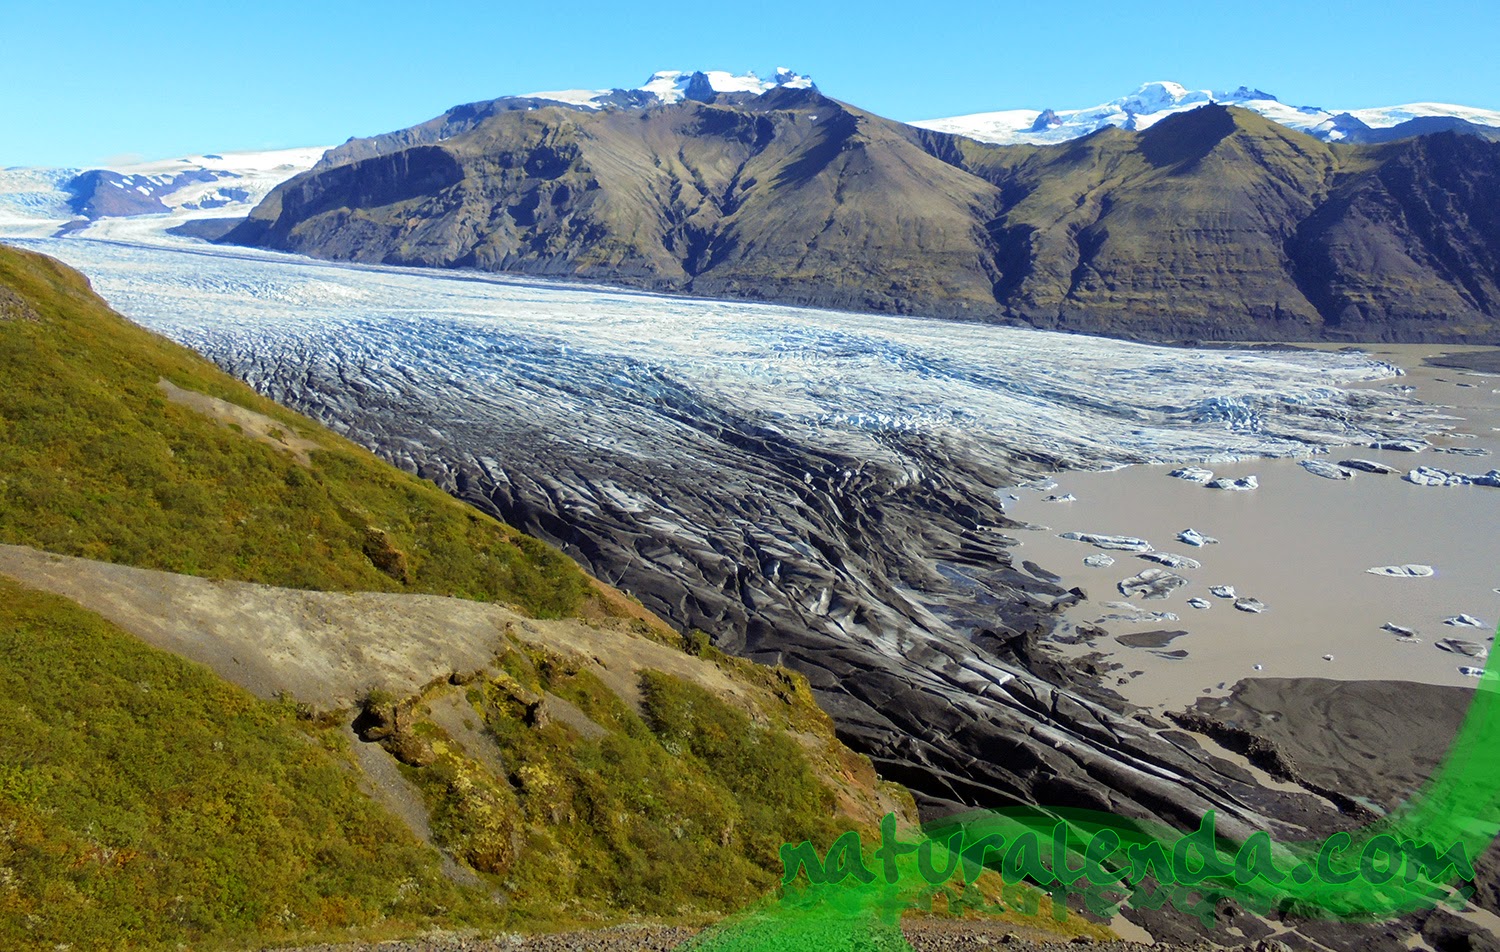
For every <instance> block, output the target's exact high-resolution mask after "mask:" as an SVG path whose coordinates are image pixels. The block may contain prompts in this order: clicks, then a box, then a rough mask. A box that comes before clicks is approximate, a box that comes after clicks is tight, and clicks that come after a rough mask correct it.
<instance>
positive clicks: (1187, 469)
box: [1167, 466, 1214, 483]
mask: <svg viewBox="0 0 1500 952" xmlns="http://www.w3.org/2000/svg"><path fill="white" fill-rule="evenodd" d="M1167 475H1168V476H1175V477H1176V478H1178V479H1185V480H1187V481H1188V482H1190V483H1207V482H1209V481H1210V480H1212V479H1213V478H1214V471H1213V470H1211V469H1203V468H1202V467H1198V466H1184V467H1182V468H1181V469H1174V470H1172V471H1171V472H1170V473H1168V474H1167Z"/></svg>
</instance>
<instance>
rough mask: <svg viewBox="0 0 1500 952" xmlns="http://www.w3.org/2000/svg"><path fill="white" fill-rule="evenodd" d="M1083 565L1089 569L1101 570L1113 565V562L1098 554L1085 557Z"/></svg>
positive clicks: (1107, 557)
mask: <svg viewBox="0 0 1500 952" xmlns="http://www.w3.org/2000/svg"><path fill="white" fill-rule="evenodd" d="M1083 564H1084V565H1087V566H1089V567H1090V568H1096V569H1103V568H1108V567H1109V566H1111V565H1114V564H1115V560H1114V559H1112V558H1110V557H1109V556H1107V555H1105V554H1104V553H1103V552H1100V553H1098V554H1096V555H1085V556H1084V557H1083Z"/></svg>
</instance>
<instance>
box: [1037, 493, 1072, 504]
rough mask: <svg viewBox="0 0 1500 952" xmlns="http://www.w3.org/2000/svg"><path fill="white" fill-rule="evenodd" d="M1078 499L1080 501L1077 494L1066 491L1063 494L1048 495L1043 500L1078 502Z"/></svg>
mask: <svg viewBox="0 0 1500 952" xmlns="http://www.w3.org/2000/svg"><path fill="white" fill-rule="evenodd" d="M1077 501H1078V497H1077V496H1075V495H1073V494H1072V493H1064V494H1063V495H1061V496H1048V497H1047V498H1046V499H1043V500H1042V502H1077Z"/></svg>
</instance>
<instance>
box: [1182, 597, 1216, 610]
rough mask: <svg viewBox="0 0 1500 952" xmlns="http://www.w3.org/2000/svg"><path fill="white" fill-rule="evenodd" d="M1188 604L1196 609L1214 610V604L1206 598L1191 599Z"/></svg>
mask: <svg viewBox="0 0 1500 952" xmlns="http://www.w3.org/2000/svg"><path fill="white" fill-rule="evenodd" d="M1188 604H1189V605H1191V606H1193V607H1194V608H1212V607H1213V603H1212V602H1210V601H1209V600H1208V599H1206V598H1190V599H1188Z"/></svg>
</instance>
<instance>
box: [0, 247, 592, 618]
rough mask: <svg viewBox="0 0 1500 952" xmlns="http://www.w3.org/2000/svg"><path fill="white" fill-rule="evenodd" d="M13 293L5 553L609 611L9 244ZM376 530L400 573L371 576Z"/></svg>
mask: <svg viewBox="0 0 1500 952" xmlns="http://www.w3.org/2000/svg"><path fill="white" fill-rule="evenodd" d="M0 286H8V287H10V288H12V289H14V291H15V292H16V293H17V294H19V295H20V297H22V298H24V299H26V300H27V301H29V302H30V304H31V310H32V312H33V313H34V319H22V318H17V319H12V320H9V321H5V322H4V323H0V379H4V380H6V381H7V385H6V386H5V387H3V388H0V542H4V543H10V544H16V545H31V546H36V547H38V548H42V549H46V550H48V551H52V552H59V553H63V554H67V555H77V556H82V557H86V558H93V559H100V560H104V561H110V562H119V563H124V564H129V565H136V566H141V567H145V568H159V569H166V570H170V571H174V572H181V573H185V574H189V575H199V576H206V577H210V578H234V579H240V580H242V581H251V582H264V583H267V584H272V585H282V586H288V587H292V588H308V589H320V590H359V591H406V592H424V593H433V594H442V595H457V596H461V597H465V598H474V599H481V600H485V601H501V602H506V603H510V604H514V605H516V606H518V607H519V608H521V609H522V610H524V611H526V612H528V613H530V614H533V615H537V616H539V617H556V616H561V615H570V614H576V613H579V612H581V611H585V610H586V609H587V608H588V606H587V605H586V604H585V603H586V602H587V601H589V600H590V599H595V598H602V596H599V595H593V594H591V592H592V591H593V586H592V584H591V583H590V580H589V579H588V578H587V576H586V575H585V574H584V573H583V572H582V571H581V570H580V569H579V568H578V567H577V566H576V565H575V564H574V563H573V562H571V561H570V560H568V559H567V558H566V557H564V556H563V555H561V554H560V553H558V552H556V551H555V550H553V549H551V548H549V547H547V546H546V545H544V544H542V543H540V542H538V541H536V540H534V539H531V538H529V537H526V536H523V535H520V534H519V533H517V532H515V531H514V530H511V529H510V528H509V527H507V526H504V525H502V524H500V523H498V522H496V521H494V520H493V519H490V518H489V517H487V516H484V515H482V514H480V513H478V512H476V511H474V510H472V509H469V508H468V507H466V506H463V505H462V504H460V503H458V502H456V501H455V500H453V499H452V498H450V497H449V496H447V495H446V494H444V493H443V492H441V491H440V490H439V489H437V488H436V487H435V486H433V485H431V484H430V483H426V482H424V481H422V480H419V479H417V478H416V477H413V476H409V475H407V474H405V473H402V472H400V471H398V470H396V469H394V468H392V467H390V466H388V465H386V464H385V463H383V462H381V461H380V460H377V459H376V458H375V457H374V456H373V455H371V454H369V453H367V452H365V451H364V450H362V449H360V448H358V447H356V446H354V445H353V444H351V443H349V442H347V441H345V440H342V439H340V438H338V437H336V436H334V435H332V434H330V433H328V432H327V431H326V430H323V429H322V428H320V427H317V426H315V425H314V424H312V423H311V422H309V421H307V420H306V419H304V418H302V417H300V416H298V415H297V414H294V413H292V412H291V411H288V410H286V409H283V408H281V407H279V406H277V405H276V404H274V403H271V402H270V401H268V400H265V399H263V398H261V397H260V396H258V395H257V394H255V393H254V392H253V391H252V390H250V389H249V388H248V387H246V386H244V385H243V384H241V383H239V382H238V381H236V380H234V379H233V378H231V377H229V376H228V375H227V374H224V373H222V372H220V371H219V370H217V369H216V368H214V367H213V366H212V365H211V364H209V363H208V362H207V361H205V360H203V359H202V358H200V357H198V356H197V355H196V354H193V353H192V352H191V351H188V350H186V349H185V348H182V347H179V346H177V345H175V344H172V343H170V342H168V341H166V340H164V339H163V338H160V337H158V336H156V335H154V334H151V333H149V332H147V331H145V330H143V329H142V328H140V327H137V326H136V325H134V324H131V323H130V322H128V321H126V320H125V319H123V318H121V317H119V316H118V315H116V314H114V313H113V312H112V311H110V310H109V308H108V307H107V306H106V305H105V304H104V302H103V301H102V300H100V299H99V298H98V297H97V296H95V295H94V294H93V293H92V292H91V291H90V290H89V289H88V286H87V282H86V281H85V280H84V279H83V278H82V277H81V276H79V275H78V274H76V273H74V272H72V271H70V270H68V269H66V268H64V267H62V266H61V265H59V264H57V263H56V262H53V261H51V260H50V259H47V258H44V257H42V256H40V255H33V254H28V253H25V252H20V251H17V250H14V249H10V248H0ZM161 378H167V379H168V380H170V381H172V382H173V383H175V384H177V385H178V386H181V387H184V388H186V389H189V390H195V391H199V392H202V393H206V394H209V395H211V396H215V397H219V398H221V399H224V400H227V401H230V402H232V403H236V404H239V405H240V406H243V407H247V408H249V409H252V410H255V411H257V412H259V413H263V414H266V415H267V416H270V417H272V418H274V419H276V420H277V421H279V422H281V423H283V424H284V425H285V427H286V429H287V431H288V432H292V433H296V434H298V435H300V436H303V437H305V438H307V439H309V440H312V441H313V442H315V443H317V444H319V445H320V446H322V447H323V448H324V449H323V450H322V451H321V452H316V453H314V454H313V456H312V459H313V462H312V465H311V467H304V466H302V465H300V464H299V463H297V462H296V461H294V460H293V459H292V457H291V456H290V455H289V454H287V453H284V452H280V451H278V450H277V449H275V448H273V447H271V446H267V445H265V444H263V443H258V442H255V441H253V440H250V439H246V438H244V437H243V436H242V435H241V434H239V433H236V432H234V431H233V430H232V429H230V428H228V427H225V426H222V425H219V424H218V423H216V422H215V421H213V420H211V419H208V418H206V417H204V416H202V415H200V414H198V413H196V412H195V411H193V410H190V409H187V408H185V407H182V406H179V405H176V404H173V403H171V402H169V401H167V400H166V398H165V396H164V395H163V393H162V392H161V391H160V390H159V389H158V388H157V382H158V380H160V379H161ZM372 529H375V530H379V531H380V532H383V533H385V539H386V543H388V545H389V547H390V548H393V549H394V550H396V551H398V552H399V553H401V555H403V556H404V557H405V562H406V568H405V571H404V572H402V571H400V570H396V571H382V570H381V569H379V568H377V567H376V565H375V563H374V562H373V561H372V559H371V557H370V555H368V554H367V551H366V550H367V549H369V548H371V546H372V545H379V544H380V543H378V539H379V537H378V534H375V535H373V536H372V533H371V530H372ZM381 547H382V548H384V546H383V545H382V546H381ZM400 575H404V576H405V580H402V579H401V578H399V577H397V576H400Z"/></svg>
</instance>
